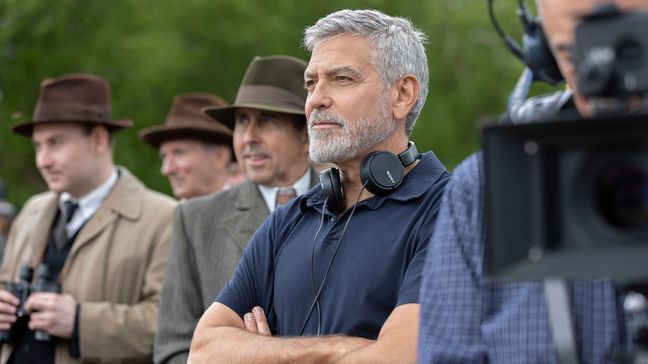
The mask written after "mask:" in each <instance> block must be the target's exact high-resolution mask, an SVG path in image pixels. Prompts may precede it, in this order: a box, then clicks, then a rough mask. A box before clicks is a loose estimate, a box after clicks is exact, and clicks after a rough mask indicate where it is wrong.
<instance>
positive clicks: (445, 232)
mask: <svg viewBox="0 0 648 364" xmlns="http://www.w3.org/2000/svg"><path fill="white" fill-rule="evenodd" d="M482 166H483V162H482V158H481V154H475V155H472V156H471V157H469V158H468V159H467V160H465V161H464V162H463V163H462V164H461V165H460V166H459V167H457V170H456V171H455V174H454V175H453V177H452V178H451V180H450V182H449V183H448V185H447V187H446V192H445V195H444V197H443V201H442V207H441V211H440V215H439V218H438V220H437V225H436V228H435V232H434V235H433V237H432V240H431V243H430V246H429V248H428V255H427V259H426V263H425V267H424V270H423V283H422V285H421V291H420V302H421V323H420V325H421V327H420V334H419V346H418V362H419V363H554V362H556V356H555V350H554V345H553V343H552V337H551V331H550V327H549V320H548V313H547V307H546V305H545V297H544V288H543V285H542V282H528V281H527V282H515V283H497V284H496V283H489V282H487V281H486V280H485V277H484V272H483V257H484V240H485V234H484V215H483V211H484V206H483V196H482V186H483V171H482ZM569 288H570V293H571V297H570V298H571V305H572V315H573V319H574V321H575V323H574V324H575V326H574V330H575V333H576V343H577V345H578V354H579V357H580V360H581V362H583V363H608V362H610V361H611V360H612V359H611V357H610V355H611V353H613V352H615V351H618V350H620V349H622V348H623V346H624V343H625V341H626V340H625V323H624V318H623V311H622V306H621V297H620V295H619V294H618V293H617V289H616V288H615V286H614V285H613V284H611V283H610V282H609V281H607V280H589V281H584V280H581V281H575V282H571V283H570V284H569Z"/></svg>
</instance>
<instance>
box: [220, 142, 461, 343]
mask: <svg viewBox="0 0 648 364" xmlns="http://www.w3.org/2000/svg"><path fill="white" fill-rule="evenodd" d="M448 177H449V173H448V172H447V171H446V169H445V167H444V166H443V165H442V164H441V162H439V160H438V159H437V158H436V156H435V155H434V154H433V153H432V152H428V153H425V154H423V156H422V158H421V161H420V162H419V164H418V165H417V166H416V167H415V168H413V169H412V170H411V171H410V172H409V173H408V174H407V175H406V178H405V180H404V181H403V184H402V185H401V186H400V187H399V188H398V189H397V190H396V191H394V192H393V193H391V194H390V195H387V196H384V197H381V196H374V197H372V198H369V199H366V200H363V201H361V202H360V203H358V206H357V207H356V210H355V212H354V214H353V216H352V217H351V219H350V220H349V215H350V213H351V209H349V210H347V211H346V212H345V213H344V214H343V215H341V216H340V217H337V216H335V214H333V213H331V212H329V211H328V209H325V208H324V199H325V196H324V193H323V192H322V190H321V187H320V186H319V185H318V186H316V187H314V188H313V189H311V190H310V191H308V192H307V193H306V194H304V195H303V196H301V197H300V198H297V199H294V200H293V201H291V203H289V204H287V205H286V206H283V207H281V208H279V209H277V210H276V211H275V212H274V213H272V214H271V215H270V216H269V217H268V218H267V219H266V220H265V222H264V223H263V224H262V225H261V227H260V228H259V230H257V232H256V233H255V234H254V236H253V237H252V240H251V241H250V244H249V245H248V246H247V248H246V249H245V251H244V253H243V256H242V258H241V261H240V262H239V264H238V266H237V268H236V271H235V273H234V275H233V276H232V278H231V280H230V281H229V283H228V284H227V285H226V286H225V287H224V288H223V290H222V291H221V292H220V294H219V295H218V297H217V298H216V301H218V302H220V303H222V304H224V305H226V306H228V307H229V308H231V309H232V310H234V311H235V312H237V313H238V314H239V315H240V316H243V315H244V314H245V313H246V312H250V311H251V309H252V308H253V307H254V306H261V307H263V309H264V311H265V312H266V315H267V318H268V322H269V324H270V329H271V330H272V331H273V333H274V334H275V335H279V336H297V335H299V332H300V329H301V327H302V324H303V323H304V322H305V318H306V316H307V313H308V310H309V308H310V307H311V305H312V304H313V302H314V298H315V292H316V291H317V290H318V289H319V287H320V286H321V285H322V281H323V278H324V276H325V272H326V270H327V268H328V266H329V264H330V262H331V258H332V256H333V254H334V252H335V249H336V246H337V245H338V243H339V245H340V246H339V248H338V251H337V254H336V255H335V258H334V259H333V263H332V265H331V269H330V272H329V274H328V277H327V278H326V280H325V282H324V286H323V288H322V293H321V294H320V297H319V299H318V301H319V307H320V310H319V312H318V310H317V308H315V309H314V310H313V313H312V314H311V315H310V317H309V319H308V322H307V325H306V328H305V330H304V335H316V334H317V333H318V326H319V329H320V334H321V335H332V334H341V335H349V336H357V337H364V338H368V339H376V337H377V336H378V333H379V332H380V328H381V327H382V325H383V323H384V322H385V320H386V319H387V317H388V316H389V315H390V313H391V312H392V310H393V309H394V308H395V307H396V306H398V305H402V304H406V303H416V302H418V292H419V287H420V283H421V272H422V269H423V263H424V260H425V256H426V247H427V244H428V242H429V241H430V238H431V236H432V232H433V228H434V223H435V220H436V217H437V214H438V211H439V205H440V201H441V196H442V193H443V189H444V187H445V184H446V182H447V181H448ZM322 219H323V223H322V226H321V230H320V232H319V233H318V234H317V236H316V233H317V230H318V228H319V227H320V223H321V222H322ZM347 221H348V227H347V229H346V231H345V232H344V235H343V236H342V230H343V229H344V225H345V224H346V223H347ZM340 238H342V239H341V240H340Z"/></svg>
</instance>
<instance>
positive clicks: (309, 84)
mask: <svg viewBox="0 0 648 364" xmlns="http://www.w3.org/2000/svg"><path fill="white" fill-rule="evenodd" d="M313 87H315V81H313V80H308V81H306V82H304V88H305V89H307V90H311V89H312V88H313Z"/></svg>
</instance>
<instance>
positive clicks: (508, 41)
mask: <svg viewBox="0 0 648 364" xmlns="http://www.w3.org/2000/svg"><path fill="white" fill-rule="evenodd" d="M487 3H488V6H487V7H488V16H489V17H490V20H491V23H492V24H493V28H495V31H496V32H497V34H499V36H500V38H502V40H503V41H504V44H505V45H506V47H507V48H508V49H509V50H510V51H511V52H513V54H515V56H516V57H517V58H519V59H521V60H524V52H523V51H522V48H520V46H519V45H518V44H517V42H516V41H515V39H513V37H511V36H510V35H508V34H507V33H506V32H505V31H504V30H503V29H502V27H501V26H500V25H499V23H498V22H497V18H496V17H495V12H494V11H493V0H487Z"/></svg>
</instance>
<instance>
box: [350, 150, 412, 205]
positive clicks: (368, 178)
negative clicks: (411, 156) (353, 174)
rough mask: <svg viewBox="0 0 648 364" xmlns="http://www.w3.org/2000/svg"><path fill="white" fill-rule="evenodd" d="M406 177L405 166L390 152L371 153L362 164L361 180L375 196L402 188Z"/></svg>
mask: <svg viewBox="0 0 648 364" xmlns="http://www.w3.org/2000/svg"><path fill="white" fill-rule="evenodd" d="M404 177H405V174H404V172H403V164H402V163H401V161H400V159H398V157H397V156H396V155H394V154H392V153H389V152H371V153H369V154H367V156H366V157H365V158H364V159H363V160H362V163H361V164H360V180H361V181H362V184H363V185H365V186H366V188H367V190H369V192H371V193H373V194H374V195H379V196H384V195H387V194H389V193H391V192H392V191H394V190H395V189H397V188H398V186H400V184H401V183H402V182H403V178H404Z"/></svg>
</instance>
